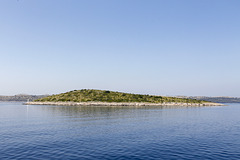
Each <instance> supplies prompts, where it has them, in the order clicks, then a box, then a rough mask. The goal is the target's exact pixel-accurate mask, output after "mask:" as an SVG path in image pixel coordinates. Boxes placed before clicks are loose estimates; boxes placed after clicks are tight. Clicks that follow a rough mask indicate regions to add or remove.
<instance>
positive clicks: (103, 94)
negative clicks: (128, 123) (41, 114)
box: [35, 89, 206, 103]
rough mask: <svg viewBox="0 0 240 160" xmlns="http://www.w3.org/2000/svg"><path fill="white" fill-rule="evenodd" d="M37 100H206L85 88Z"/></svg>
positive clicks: (193, 101)
mask: <svg viewBox="0 0 240 160" xmlns="http://www.w3.org/2000/svg"><path fill="white" fill-rule="evenodd" d="M35 102H147V103H168V102H176V103H204V102H206V101H201V100H194V99H187V98H176V97H163V96H153V95H142V94H130V93H122V92H114V91H105V90H93V89H83V90H74V91H70V92H66V93H62V94H57V95H52V96H48V97H44V98H41V99H37V100H35Z"/></svg>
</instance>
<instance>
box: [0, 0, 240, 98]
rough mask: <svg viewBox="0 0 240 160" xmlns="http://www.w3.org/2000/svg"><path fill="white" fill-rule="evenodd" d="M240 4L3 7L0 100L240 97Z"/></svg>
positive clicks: (113, 2)
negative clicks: (93, 93) (108, 94)
mask: <svg viewBox="0 0 240 160" xmlns="http://www.w3.org/2000/svg"><path fill="white" fill-rule="evenodd" d="M239 8H240V1H239V0H211V1H210V0H194V1H193V0H181V1H180V0H101V1H100V0H0V95H15V94H37V95H38V94H58V93H63V92H67V91H70V90H75V89H103V90H112V91H120V92H128V93H140V94H154V95H185V96H234V97H240V74H239V69H240V63H239V61H240V45H239V43H240V9H239Z"/></svg>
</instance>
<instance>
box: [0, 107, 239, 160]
mask: <svg viewBox="0 0 240 160" xmlns="http://www.w3.org/2000/svg"><path fill="white" fill-rule="evenodd" d="M0 159H1V160H2V159H64V160H65V159H97V160H98V159H109V160H110V159H111V160H112V159H142V160H146V159H164V160H166V159H178V160H179V159H184V160H188V159H193V160H196V159H216V160H221V159H224V160H225V159H226V160H229V159H231V160H234V159H240V104H228V106H222V107H143V108H129V107H114V108H110V107H66V106H65V107H64V106H41V105H39V106H25V105H22V104H21V103H5V102H1V103H0Z"/></svg>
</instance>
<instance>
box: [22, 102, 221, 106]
mask: <svg viewBox="0 0 240 160" xmlns="http://www.w3.org/2000/svg"><path fill="white" fill-rule="evenodd" d="M23 104H24V105H56V106H225V105H224V104H221V103H213V102H206V103H175V102H169V103H146V102H26V103H23Z"/></svg>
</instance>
